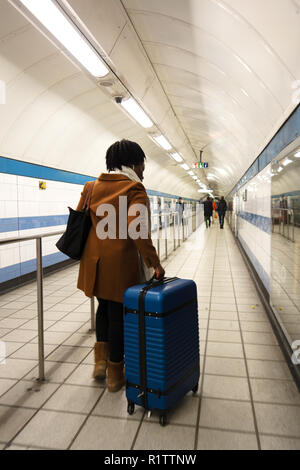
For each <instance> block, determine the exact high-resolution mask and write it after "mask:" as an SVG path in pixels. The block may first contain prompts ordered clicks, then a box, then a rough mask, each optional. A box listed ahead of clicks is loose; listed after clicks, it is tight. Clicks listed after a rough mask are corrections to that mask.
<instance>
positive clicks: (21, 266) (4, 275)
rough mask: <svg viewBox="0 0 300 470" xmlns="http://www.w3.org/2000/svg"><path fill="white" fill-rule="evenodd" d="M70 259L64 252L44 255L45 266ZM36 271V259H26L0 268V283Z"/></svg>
mask: <svg viewBox="0 0 300 470" xmlns="http://www.w3.org/2000/svg"><path fill="white" fill-rule="evenodd" d="M67 259H69V258H68V257H67V256H66V255H64V254H63V253H60V252H58V253H53V254H51V255H45V256H43V268H46V267H48V266H52V265H53V264H56V263H60V262H61V261H65V260H67ZM34 271H36V260H35V259H31V260H29V261H24V262H23V263H17V264H14V265H11V266H7V267H5V268H1V269H0V283H2V282H6V281H10V280H11V279H15V278H17V277H19V276H23V275H24V274H28V273H32V272H34Z"/></svg>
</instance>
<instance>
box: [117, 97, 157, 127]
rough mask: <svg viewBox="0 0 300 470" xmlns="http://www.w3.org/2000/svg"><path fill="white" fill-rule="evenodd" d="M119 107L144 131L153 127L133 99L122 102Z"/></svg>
mask: <svg viewBox="0 0 300 470" xmlns="http://www.w3.org/2000/svg"><path fill="white" fill-rule="evenodd" d="M121 106H122V107H123V108H124V109H125V110H126V111H127V112H128V113H129V114H130V115H131V116H132V117H133V119H135V120H136V121H137V122H138V123H139V124H140V125H141V126H142V127H144V128H145V129H148V128H149V127H152V126H153V122H152V121H151V120H150V119H149V118H148V116H147V114H146V113H145V112H144V111H143V109H142V108H141V107H140V105H139V104H137V102H136V101H135V100H134V99H133V98H129V99H128V100H122V101H121Z"/></svg>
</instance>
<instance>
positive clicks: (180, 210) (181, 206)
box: [176, 197, 184, 225]
mask: <svg viewBox="0 0 300 470" xmlns="http://www.w3.org/2000/svg"><path fill="white" fill-rule="evenodd" d="M176 212H178V215H179V225H183V223H184V222H183V212H184V202H182V198H181V197H180V198H179V199H178V202H177V204H176Z"/></svg>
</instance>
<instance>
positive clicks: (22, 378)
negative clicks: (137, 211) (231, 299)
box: [1, 258, 185, 447]
mask: <svg viewBox="0 0 300 470" xmlns="http://www.w3.org/2000/svg"><path fill="white" fill-rule="evenodd" d="M169 261H171V258H169ZM184 263H185V260H184V259H183V260H182V264H181V265H182V266H183V265H184ZM64 277H65V276H64ZM49 281H50V279H49ZM50 284H52V285H55V286H56V287H57V284H60V285H63V286H65V283H62V282H57V281H56V280H54V281H51V282H48V283H47V285H50ZM28 292H34V290H32V289H30V290H28ZM53 292H54V291H53ZM51 295H52V293H49V294H48V297H51ZM72 295H73V294H70V295H69V296H65V297H64V299H63V300H64V301H65V300H67V299H68V298H70V297H72ZM22 297H23V294H22V295H21V296H18V297H17V298H18V299H19V298H22ZM14 300H16V296H14V297H13V299H11V300H9V301H8V302H9V303H10V302H11V301H14ZM60 303H61V300H60V301H58V302H56V303H55V304H52V305H51V307H54V306H57V305H59V304H60ZM83 303H85V301H78V304H77V305H74V309H73V310H75V309H76V308H77V307H78V305H82V304H83ZM49 308H50V307H49ZM73 310H72V311H73ZM14 313H16V312H15V311H13V313H12V314H11V315H13V314H14ZM69 313H71V312H66V315H65V316H67V315H69ZM65 316H64V317H62V318H60V319H59V320H57V321H55V322H54V323H53V325H55V324H56V323H57V322H58V321H62V320H63V319H64V318H65ZM28 321H30V320H28ZM25 323H27V321H26V320H25V322H24V324H25ZM87 323H88V322H87ZM87 323H86V324H87ZM81 328H82V326H80V327H79V328H78V330H80V329H81ZM16 329H18V328H16ZM12 330H13V329H11V331H12ZM78 330H75V331H73V332H70V335H69V336H68V337H67V338H66V339H65V341H64V342H66V341H67V340H68V339H69V338H70V337H71V336H73V334H74V333H76V331H78ZM45 331H46V330H45ZM30 341H31V340H30ZM30 341H29V342H26V343H23V344H22V346H21V347H20V348H19V349H21V348H22V347H23V346H24V345H25V344H27V343H30ZM60 346H61V345H57V348H55V349H54V350H53V351H52V352H51V353H49V354H48V355H47V356H46V358H47V357H48V356H50V355H51V354H53V353H54V352H55V350H56V349H58V348H59V347H60ZM19 349H17V350H16V351H14V352H13V353H11V354H10V355H9V356H11V355H13V354H15V352H17V351H18V350H19ZM89 353H90V352H88V353H87V355H89ZM87 355H86V356H85V358H86V357H87ZM85 358H83V359H82V361H84V359H85ZM82 361H81V362H82ZM81 362H80V363H78V364H77V367H76V368H75V369H74V370H72V372H70V374H69V375H68V376H67V377H66V378H65V380H64V382H63V383H58V385H59V387H58V388H60V387H61V386H62V385H63V384H64V383H65V382H66V381H67V380H68V378H69V377H70V375H72V374H73V373H74V372H75V371H76V369H77V368H78V367H79V366H80V365H81ZM34 368H35V367H33V369H34ZM33 369H31V370H33ZM28 373H30V371H27V372H26V374H25V375H24V376H23V377H21V378H20V379H19V380H17V381H16V382H14V384H13V386H12V387H11V388H13V387H15V386H16V385H17V384H18V382H20V381H26V380H27V379H26V377H27V376H28ZM28 383H32V382H31V381H30V380H28ZM52 383H55V382H52ZM11 388H9V389H7V390H6V391H5V393H3V394H1V396H3V395H5V394H6V393H8V392H9V391H10V390H11ZM57 391H58V389H56V390H55V391H54V392H53V394H51V395H50V396H49V397H48V399H47V400H46V401H45V402H43V404H42V406H45V405H46V403H47V401H49V400H50V399H51V397H52V396H53V395H54V394H55V393H56V392H57ZM101 396H102V394H101ZM101 396H100V397H99V400H100V399H101ZM99 400H97V402H96V404H95V406H94V407H93V408H92V410H91V411H90V413H89V415H88V416H87V418H86V419H85V421H84V423H83V425H82V426H81V427H80V429H79V431H78V433H79V432H80V430H81V429H82V427H83V426H84V424H85V422H86V420H87V419H88V417H89V416H90V414H92V412H93V410H94V408H95V407H96V406H97V404H98V402H99ZM42 406H41V407H40V408H38V409H37V411H36V413H35V414H34V415H33V416H32V418H31V419H33V417H34V416H35V415H36V414H37V412H38V411H39V410H40V409H41V408H42ZM25 408H26V407H25ZM27 408H28V407H27ZM73 414H74V413H73ZM29 421H31V420H29ZM29 421H27V423H26V424H25V425H24V426H23V427H22V428H20V429H19V431H18V433H17V434H16V435H15V436H14V437H13V438H12V439H11V440H10V442H12V441H13V440H14V439H15V438H16V436H17V435H19V434H20V433H21V431H22V430H23V429H24V427H26V425H27V424H28V423H29ZM78 433H77V434H78ZM77 434H76V436H77ZM76 436H75V437H74V439H75V438H76ZM72 442H73V441H72ZM9 445H10V443H8V444H6V446H5V447H9Z"/></svg>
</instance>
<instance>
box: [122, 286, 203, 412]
mask: <svg viewBox="0 0 300 470" xmlns="http://www.w3.org/2000/svg"><path fill="white" fill-rule="evenodd" d="M145 286H146V284H142V285H138V286H134V287H131V288H130V289H128V290H127V291H126V293H125V296H124V306H125V317H124V344H125V372H126V380H127V390H126V395H127V398H128V400H131V401H133V402H134V403H136V404H138V405H142V404H143V403H142V399H141V397H139V395H140V394H141V392H142V391H141V389H140V388H139V386H140V385H141V378H140V366H141V364H140V329H139V312H138V305H139V302H138V299H139V295H140V292H141V289H142V288H143V287H145ZM197 310H198V309H197V288H196V284H195V283H194V282H193V281H190V280H184V279H175V280H172V281H169V282H168V281H166V283H165V284H163V285H158V286H157V287H153V288H151V289H150V290H149V291H147V293H146V296H145V350H146V355H145V361H146V386H147V389H148V393H147V401H148V403H147V408H148V409H150V410H153V409H159V410H167V409H170V408H172V407H173V406H175V405H176V403H177V402H178V400H180V399H181V398H182V397H183V396H184V395H185V394H186V393H187V392H188V391H190V390H192V389H193V388H194V387H195V386H197V383H198V381H199V374H200V370H199V328H198V311H197ZM150 390H151V391H150Z"/></svg>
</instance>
